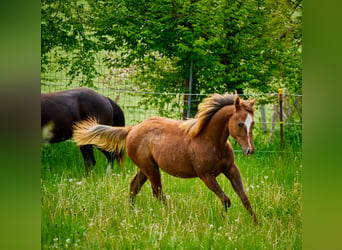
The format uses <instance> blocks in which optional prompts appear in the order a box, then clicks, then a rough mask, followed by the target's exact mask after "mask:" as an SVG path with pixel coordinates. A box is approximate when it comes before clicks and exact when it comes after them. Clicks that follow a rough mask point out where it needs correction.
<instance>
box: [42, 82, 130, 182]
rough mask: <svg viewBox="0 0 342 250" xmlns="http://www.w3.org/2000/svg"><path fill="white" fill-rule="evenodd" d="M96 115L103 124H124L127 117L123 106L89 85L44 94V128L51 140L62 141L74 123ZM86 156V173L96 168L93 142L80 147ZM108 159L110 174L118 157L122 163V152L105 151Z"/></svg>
mask: <svg viewBox="0 0 342 250" xmlns="http://www.w3.org/2000/svg"><path fill="white" fill-rule="evenodd" d="M89 116H91V117H96V119H97V120H98V121H99V123H101V124H106V125H114V126H125V117H124V114H123V112H122V110H121V108H120V107H119V106H118V105H117V104H116V103H115V102H114V101H112V100H111V99H110V98H108V97H105V96H103V95H100V94H98V93H96V92H95V91H93V90H91V89H89V88H76V89H70V90H65V91H60V92H53V93H46V94H41V127H42V128H43V130H44V128H45V129H46V128H48V129H49V130H50V131H48V132H47V133H48V134H49V138H44V139H47V141H48V142H49V143H57V142H62V141H65V140H67V139H70V138H71V137H72V126H73V124H74V123H75V122H78V121H81V120H83V119H87V118H88V117H89ZM80 149H81V153H82V156H83V159H84V165H85V175H88V173H89V172H90V171H91V170H92V169H93V167H94V165H95V157H94V154H93V146H92V145H82V146H80ZM101 151H102V153H103V154H104V155H105V156H106V157H107V159H108V167H107V173H109V172H111V170H112V167H113V166H112V165H113V162H114V160H115V158H116V159H117V160H118V162H119V164H120V165H121V164H122V160H123V156H124V152H123V151H111V152H108V151H105V150H101Z"/></svg>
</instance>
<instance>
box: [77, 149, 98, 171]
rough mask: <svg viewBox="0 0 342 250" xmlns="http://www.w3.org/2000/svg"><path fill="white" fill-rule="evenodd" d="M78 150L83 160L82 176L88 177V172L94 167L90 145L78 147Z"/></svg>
mask: <svg viewBox="0 0 342 250" xmlns="http://www.w3.org/2000/svg"><path fill="white" fill-rule="evenodd" d="M80 150H81V153H82V156H83V159H84V170H85V172H84V175H85V176H88V174H89V172H90V171H91V170H92V169H93V168H94V165H95V163H96V162H95V157H94V153H93V146H92V145H83V146H80Z"/></svg>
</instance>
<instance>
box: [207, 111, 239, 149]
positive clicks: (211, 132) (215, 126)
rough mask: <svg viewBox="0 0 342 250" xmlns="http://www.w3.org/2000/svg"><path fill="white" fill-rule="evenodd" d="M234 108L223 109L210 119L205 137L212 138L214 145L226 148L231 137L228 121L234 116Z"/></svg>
mask: <svg viewBox="0 0 342 250" xmlns="http://www.w3.org/2000/svg"><path fill="white" fill-rule="evenodd" d="M233 110H234V108H233V106H225V107H223V108H221V109H220V110H219V111H217V112H216V114H215V115H214V116H213V117H212V118H211V119H210V121H209V123H208V125H207V126H206V128H205V129H204V131H203V135H204V136H205V137H207V138H210V139H211V141H212V143H214V144H216V145H217V146H222V147H224V146H225V145H226V142H227V139H228V137H229V131H228V121H229V119H230V117H231V116H232V114H233Z"/></svg>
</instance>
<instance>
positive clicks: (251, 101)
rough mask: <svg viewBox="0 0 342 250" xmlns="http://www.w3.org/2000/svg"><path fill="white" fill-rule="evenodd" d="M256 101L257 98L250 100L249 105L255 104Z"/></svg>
mask: <svg viewBox="0 0 342 250" xmlns="http://www.w3.org/2000/svg"><path fill="white" fill-rule="evenodd" d="M255 102H256V99H253V100H250V101H248V103H249V105H251V107H253V106H254V104H255Z"/></svg>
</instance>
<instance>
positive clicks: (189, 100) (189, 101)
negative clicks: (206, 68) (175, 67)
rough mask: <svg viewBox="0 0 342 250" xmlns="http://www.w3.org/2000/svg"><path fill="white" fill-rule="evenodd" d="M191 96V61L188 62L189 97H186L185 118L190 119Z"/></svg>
mask: <svg viewBox="0 0 342 250" xmlns="http://www.w3.org/2000/svg"><path fill="white" fill-rule="evenodd" d="M191 94H192V60H191V61H190V70H189V95H188V112H187V115H186V118H187V119H189V118H190V111H191Z"/></svg>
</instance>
